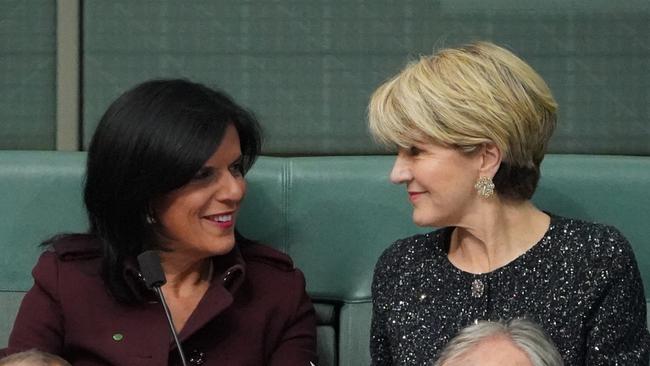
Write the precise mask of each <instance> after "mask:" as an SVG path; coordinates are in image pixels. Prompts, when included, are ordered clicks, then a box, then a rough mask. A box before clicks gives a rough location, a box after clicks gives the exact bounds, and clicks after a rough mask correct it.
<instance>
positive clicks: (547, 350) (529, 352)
mask: <svg viewBox="0 0 650 366" xmlns="http://www.w3.org/2000/svg"><path fill="white" fill-rule="evenodd" d="M494 337H504V338H506V339H508V340H510V341H512V343H513V344H514V345H515V346H516V347H517V348H519V349H520V350H522V351H523V352H524V353H525V354H526V356H528V358H529V359H530V361H531V363H532V365H533V366H563V365H564V362H563V361H562V357H561V356H560V353H559V352H558V350H557V348H556V347H555V344H553V342H552V341H551V340H550V339H549V338H548V336H547V335H546V333H545V332H544V331H543V330H542V328H541V327H539V326H538V325H537V324H535V323H533V322H531V321H530V320H526V319H523V318H516V319H512V320H510V321H479V322H478V323H476V324H473V325H470V326H467V327H465V328H463V329H462V330H461V331H460V332H459V333H458V334H457V335H456V336H455V337H454V338H452V340H451V341H449V343H447V345H446V346H445V348H444V349H443V350H442V352H441V354H440V357H439V358H438V360H437V361H436V362H435V364H434V366H443V365H446V364H448V362H451V361H454V360H455V359H457V358H459V357H461V356H463V355H465V354H466V353H468V352H469V351H470V350H472V349H473V348H474V347H476V346H477V345H479V344H480V343H481V342H483V341H486V340H488V339H492V338H494Z"/></svg>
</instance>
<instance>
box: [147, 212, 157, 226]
mask: <svg viewBox="0 0 650 366" xmlns="http://www.w3.org/2000/svg"><path fill="white" fill-rule="evenodd" d="M145 220H146V221H147V224H149V225H153V224H155V223H156V222H157V221H156V219H155V218H154V217H153V216H151V215H150V214H147V216H146V217H145Z"/></svg>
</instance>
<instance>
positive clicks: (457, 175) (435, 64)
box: [369, 42, 650, 366]
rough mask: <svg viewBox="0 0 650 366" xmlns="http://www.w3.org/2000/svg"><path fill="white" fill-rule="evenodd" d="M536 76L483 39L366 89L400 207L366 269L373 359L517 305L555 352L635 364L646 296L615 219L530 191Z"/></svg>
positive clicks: (641, 353)
mask: <svg viewBox="0 0 650 366" xmlns="http://www.w3.org/2000/svg"><path fill="white" fill-rule="evenodd" d="M556 110H557V103H556V102H555V99H554V98H553V95H552V93H551V90H550V89H549V87H548V86H547V85H546V83H545V82H544V80H543V79H542V78H541V77H540V76H539V75H538V74H537V73H536V72H535V71H534V70H533V69H532V67H530V66H529V65H528V64H526V63H525V62H524V61H523V60H521V59H520V58H519V57H517V56H516V55H514V54H513V53H512V52H510V51H508V50H506V49H504V48H502V47H499V46H497V45H494V44H492V43H487V42H477V43H473V44H469V45H466V46H461V47H457V48H448V49H443V50H440V51H439V52H437V53H436V54H434V55H432V56H428V57H422V58H421V59H420V60H419V61H418V62H415V63H413V64H411V65H409V66H408V67H406V68H405V69H404V70H403V71H401V72H400V73H399V74H398V75H396V76H395V77H393V78H392V79H390V80H388V81H387V82H386V83H384V84H383V85H382V86H380V87H379V88H378V89H377V90H376V91H375V93H374V94H373V96H372V99H371V101H370V107H369V122H370V129H371V131H372V133H373V134H374V135H375V136H376V137H377V138H378V139H379V140H380V141H383V142H385V143H387V144H388V145H390V146H392V147H395V148H396V150H397V158H396V160H395V164H394V166H393V170H392V171H391V173H390V179H391V181H392V182H393V183H396V184H404V186H405V188H406V191H407V193H408V199H409V200H410V202H411V203H412V205H413V216H412V218H413V221H414V222H415V223H416V224H417V225H420V226H432V227H437V228H440V229H438V230H435V231H432V232H430V233H428V234H425V235H414V236H411V237H408V238H405V239H402V240H397V241H396V242H395V243H393V245H391V246H390V247H389V248H388V249H386V251H385V252H384V253H383V254H382V256H381V257H380V259H379V261H378V262H377V265H376V267H375V274H374V280H373V288H372V294H373V317H372V332H371V333H372V339H371V353H372V360H373V364H374V365H418V366H419V365H425V364H431V362H434V361H435V359H436V358H437V357H440V352H441V350H442V349H443V348H444V346H445V344H446V343H447V342H448V341H449V340H450V339H452V338H453V337H454V335H456V333H457V332H458V331H460V330H461V329H462V328H464V327H466V326H468V325H470V324H473V323H475V322H477V321H480V320H490V321H498V320H508V319H512V318H518V317H527V318H529V319H530V320H531V321H534V322H535V323H537V324H539V325H540V326H542V328H543V329H544V331H545V332H546V333H548V335H549V336H550V337H551V339H552V341H553V342H554V343H555V344H556V345H557V347H558V349H559V352H560V354H561V355H562V357H563V359H564V363H565V364H567V365H630V366H631V365H643V366H647V365H648V358H649V354H650V335H649V334H648V330H647V328H646V303H645V297H644V294H643V285H642V283H641V276H640V274H639V269H638V267H637V264H636V261H635V259H634V253H633V252H632V248H631V247H630V244H629V243H628V242H627V240H626V239H625V237H623V235H622V234H621V232H620V231H618V230H617V229H616V228H614V227H611V226H607V225H603V224H597V223H591V222H585V221H581V220H576V219H571V218H565V217H561V216H558V215H554V214H552V213H548V212H544V211H542V210H540V209H539V208H537V207H536V206H535V205H534V204H533V202H532V201H531V198H532V196H533V193H534V192H535V188H536V187H537V182H538V180H539V177H540V165H541V163H542V160H543V159H544V154H545V152H546V146H547V145H548V141H549V139H550V137H551V135H552V133H553V130H554V128H555V124H556Z"/></svg>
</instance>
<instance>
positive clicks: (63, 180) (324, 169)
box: [0, 151, 650, 366]
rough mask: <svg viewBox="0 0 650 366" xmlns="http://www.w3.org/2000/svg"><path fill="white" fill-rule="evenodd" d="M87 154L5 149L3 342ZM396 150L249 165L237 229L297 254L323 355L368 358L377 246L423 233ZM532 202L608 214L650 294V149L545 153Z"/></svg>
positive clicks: (69, 215)
mask: <svg viewBox="0 0 650 366" xmlns="http://www.w3.org/2000/svg"><path fill="white" fill-rule="evenodd" d="M84 161H85V153H65V152H36V151H0V192H2V194H0V216H1V217H2V219H1V220H0V309H1V311H0V347H4V346H5V345H6V341H7V337H8V334H9V332H10V330H11V326H12V323H13V318H14V316H15V313H16V311H17V308H18V305H19V303H20V300H21V299H22V296H23V294H24V292H25V291H26V290H28V289H29V287H30V286H31V283H32V280H31V274H30V271H31V268H32V266H33V265H34V263H35V261H36V258H37V257H38V254H39V252H40V250H41V249H40V248H39V247H38V244H39V243H40V242H41V241H42V240H43V239H45V238H47V237H49V236H50V235H52V234H55V233H57V232H64V231H83V230H84V229H85V227H86V219H85V216H84V211H83V206H82V203H81V195H80V193H81V187H82V179H83V169H84ZM392 161H393V158H392V157H390V156H339V157H304V158H273V157H262V158H260V160H259V161H258V162H257V164H256V165H255V167H254V168H253V170H252V171H251V172H250V174H249V176H248V179H249V194H248V197H247V199H246V202H245V205H244V208H243V212H242V216H241V221H240V230H241V231H242V232H243V233H244V234H245V235H247V236H249V237H251V238H254V239H258V240H260V241H262V242H265V243H268V244H270V245H272V246H274V247H276V248H278V249H280V250H282V251H285V252H287V253H289V254H290V255H291V256H292V257H293V259H294V261H295V262H296V264H297V266H299V267H300V268H301V269H302V270H303V271H304V273H305V275H306V277H307V286H308V290H309V293H310V294H311V296H312V297H313V299H314V301H315V303H316V308H317V312H318V315H319V328H318V335H319V353H320V355H321V362H320V364H321V365H354V366H358V365H367V364H369V363H370V361H369V358H370V357H369V352H368V338H369V324H370V317H371V301H370V284H371V280H372V271H373V267H374V263H375V261H376V259H377V257H378V256H379V254H380V253H381V251H382V250H383V249H384V248H385V247H387V246H388V245H390V243H391V242H392V241H393V240H395V239H397V238H400V237H404V236H407V235H411V234H413V233H415V232H423V231H426V230H427V229H422V228H417V227H415V226H414V225H413V224H412V223H411V219H410V217H411V209H410V204H409V203H408V201H407V198H406V193H405V191H404V188H403V187H401V186H393V185H391V184H389V182H388V177H387V176H388V172H389V170H390V166H391V164H392ZM542 176H543V177H542V180H541V183H540V187H539V189H538V192H537V194H536V195H535V198H534V200H535V201H536V202H537V204H538V205H539V206H540V207H541V208H543V209H545V210H548V211H551V212H554V213H557V214H561V215H566V216H574V217H580V218H584V219H588V220H593V221H599V222H606V223H610V224H613V225H616V226H617V227H618V228H620V229H621V230H622V231H623V232H624V233H625V235H626V236H627V238H628V239H629V240H630V242H631V243H632V245H633V247H634V249H635V253H636V256H637V260H638V262H639V265H640V268H641V272H642V275H643V279H644V283H645V285H646V294H650V291H649V287H648V285H649V284H650V246H649V245H648V239H649V238H650V225H648V220H649V219H650V194H649V192H648V189H650V157H633V156H590V155H549V156H547V158H546V160H545V162H544V164H543V166H542Z"/></svg>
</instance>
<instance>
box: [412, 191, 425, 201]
mask: <svg viewBox="0 0 650 366" xmlns="http://www.w3.org/2000/svg"><path fill="white" fill-rule="evenodd" d="M423 193H424V192H408V194H409V199H410V200H411V201H413V200H415V199H417V198H418V197H419V196H421V195H422V194H423Z"/></svg>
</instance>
